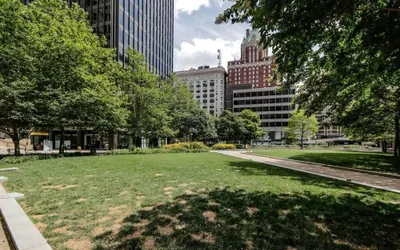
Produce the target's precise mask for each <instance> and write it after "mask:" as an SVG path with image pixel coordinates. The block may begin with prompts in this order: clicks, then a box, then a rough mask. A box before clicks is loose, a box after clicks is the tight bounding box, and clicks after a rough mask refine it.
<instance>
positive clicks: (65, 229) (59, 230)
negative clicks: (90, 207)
mask: <svg viewBox="0 0 400 250" xmlns="http://www.w3.org/2000/svg"><path fill="white" fill-rule="evenodd" d="M53 232H54V233H59V234H67V235H71V234H73V233H72V232H70V231H68V227H67V226H65V227H60V228H56V229H54V230H53Z"/></svg>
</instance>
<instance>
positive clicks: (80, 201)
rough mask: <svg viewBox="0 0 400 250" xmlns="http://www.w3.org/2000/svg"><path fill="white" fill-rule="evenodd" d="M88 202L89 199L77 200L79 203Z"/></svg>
mask: <svg viewBox="0 0 400 250" xmlns="http://www.w3.org/2000/svg"><path fill="white" fill-rule="evenodd" d="M86 201H87V199H85V198H80V199H78V200H77V202H79V203H82V202H86Z"/></svg>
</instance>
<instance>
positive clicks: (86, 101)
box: [27, 0, 125, 153]
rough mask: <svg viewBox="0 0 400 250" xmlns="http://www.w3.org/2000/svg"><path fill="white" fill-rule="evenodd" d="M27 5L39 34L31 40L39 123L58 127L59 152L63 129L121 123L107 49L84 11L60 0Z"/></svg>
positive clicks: (95, 128) (44, 126)
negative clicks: (59, 132)
mask: <svg viewBox="0 0 400 250" xmlns="http://www.w3.org/2000/svg"><path fill="white" fill-rule="evenodd" d="M27 8H28V12H27V16H28V20H29V24H30V29H31V30H32V32H33V34H34V36H35V37H39V39H36V40H34V41H33V42H32V46H34V47H35V50H34V51H35V53H34V54H33V56H34V58H37V61H36V63H35V66H36V70H37V71H36V76H37V81H38V82H40V85H39V88H38V89H37V90H36V94H37V102H36V106H37V107H38V109H39V110H40V111H41V112H42V113H41V116H40V118H41V119H40V124H39V126H41V127H43V128H59V129H60V130H61V137H60V153H63V152H64V146H63V145H64V129H65V128H66V127H72V128H74V127H75V128H76V127H79V128H82V127H86V128H91V129H93V130H94V131H95V130H104V129H109V128H110V127H117V126H118V125H121V124H122V123H123V120H124V113H125V112H124V110H123V107H122V102H123V99H122V98H120V96H118V97H117V96H116V93H118V92H119V91H118V87H117V86H116V82H114V78H113V76H112V75H111V73H109V72H108V71H107V69H110V68H112V69H115V64H113V62H112V58H113V56H114V54H113V50H111V49H108V48H106V47H105V41H104V40H100V39H99V38H98V36H97V35H95V34H94V33H93V30H92V28H91V26H90V25H89V24H88V22H87V13H86V12H85V11H84V10H83V9H81V8H80V7H79V6H78V5H76V4H73V5H72V6H71V7H69V6H68V4H67V3H66V2H65V1H61V0H36V1H34V2H32V3H30V4H29V5H28V7H27ZM113 65H114V66H113Z"/></svg>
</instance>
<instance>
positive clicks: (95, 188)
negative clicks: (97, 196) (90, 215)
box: [90, 187, 100, 190]
mask: <svg viewBox="0 0 400 250" xmlns="http://www.w3.org/2000/svg"><path fill="white" fill-rule="evenodd" d="M90 189H94V190H97V189H100V188H99V187H90Z"/></svg>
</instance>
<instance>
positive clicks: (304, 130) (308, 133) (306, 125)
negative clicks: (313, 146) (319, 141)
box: [285, 109, 318, 149]
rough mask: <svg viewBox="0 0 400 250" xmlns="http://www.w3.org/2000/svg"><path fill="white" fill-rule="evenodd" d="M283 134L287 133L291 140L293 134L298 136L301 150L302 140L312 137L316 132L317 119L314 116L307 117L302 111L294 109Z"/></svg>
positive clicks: (302, 146)
mask: <svg viewBox="0 0 400 250" xmlns="http://www.w3.org/2000/svg"><path fill="white" fill-rule="evenodd" d="M285 132H286V133H288V137H289V138H292V137H293V134H300V145H301V149H303V148H304V138H305V137H313V136H315V134H316V133H317V132H318V121H317V118H315V115H311V116H307V115H306V114H305V111H304V110H302V109H300V110H297V109H296V110H294V111H293V113H292V117H290V119H289V125H288V127H287V129H286V131H285Z"/></svg>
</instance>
